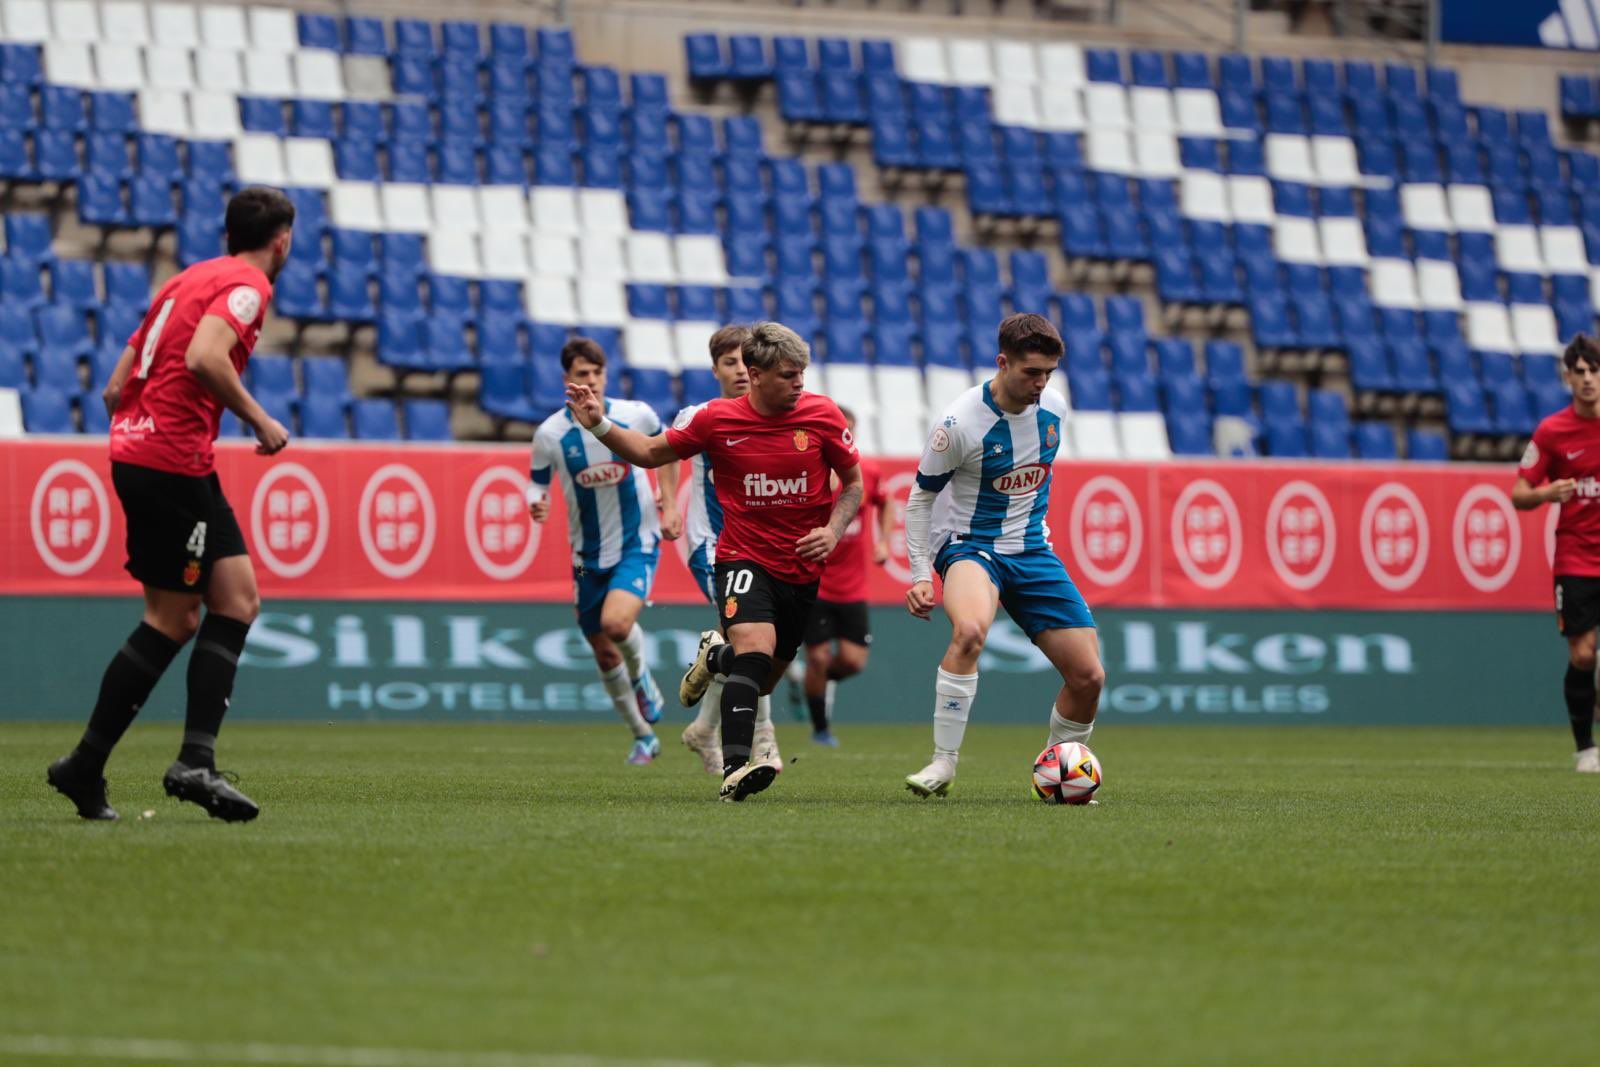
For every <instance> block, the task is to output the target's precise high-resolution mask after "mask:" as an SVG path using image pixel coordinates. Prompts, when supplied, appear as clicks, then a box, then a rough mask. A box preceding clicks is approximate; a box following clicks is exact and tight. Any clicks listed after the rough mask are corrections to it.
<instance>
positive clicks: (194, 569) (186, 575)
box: [183, 559, 200, 585]
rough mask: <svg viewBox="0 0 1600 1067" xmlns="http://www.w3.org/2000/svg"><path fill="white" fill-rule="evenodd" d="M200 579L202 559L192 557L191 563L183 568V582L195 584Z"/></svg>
mask: <svg viewBox="0 0 1600 1067" xmlns="http://www.w3.org/2000/svg"><path fill="white" fill-rule="evenodd" d="M199 580H200V561H199V560H197V559H191V560H190V561H189V565H188V566H186V567H184V568H183V584H184V585H194V584H195V583H196V582H198V581H199Z"/></svg>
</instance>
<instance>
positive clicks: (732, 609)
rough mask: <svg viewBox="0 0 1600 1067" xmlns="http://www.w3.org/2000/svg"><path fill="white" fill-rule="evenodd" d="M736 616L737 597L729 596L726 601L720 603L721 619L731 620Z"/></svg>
mask: <svg viewBox="0 0 1600 1067" xmlns="http://www.w3.org/2000/svg"><path fill="white" fill-rule="evenodd" d="M737 614H739V598H738V597H736V596H731V597H729V598H728V599H727V600H724V601H723V602H722V617H723V618H724V619H731V618H733V617H734V616H735V615H737Z"/></svg>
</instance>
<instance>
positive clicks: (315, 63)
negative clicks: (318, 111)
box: [294, 48, 345, 100]
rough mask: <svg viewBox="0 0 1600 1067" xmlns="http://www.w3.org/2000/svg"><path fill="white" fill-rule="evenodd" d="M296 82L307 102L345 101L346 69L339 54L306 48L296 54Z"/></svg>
mask: <svg viewBox="0 0 1600 1067" xmlns="http://www.w3.org/2000/svg"><path fill="white" fill-rule="evenodd" d="M294 81H295V85H296V86H297V87H298V88H299V92H300V95H301V96H303V97H305V98H306V99H307V100H343V99H344V96H345V93H344V69H343V68H342V67H341V66H340V65H339V53H337V52H328V51H324V50H321V49H316V48H306V49H302V50H300V51H298V52H295V53H294Z"/></svg>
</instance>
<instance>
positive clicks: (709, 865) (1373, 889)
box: [0, 709, 1600, 1067]
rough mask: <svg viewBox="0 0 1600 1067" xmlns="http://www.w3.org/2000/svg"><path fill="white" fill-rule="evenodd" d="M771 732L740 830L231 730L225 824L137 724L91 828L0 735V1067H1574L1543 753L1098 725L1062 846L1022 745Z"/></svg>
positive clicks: (357, 728) (465, 762) (1406, 739)
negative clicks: (241, 798) (105, 809)
mask: <svg viewBox="0 0 1600 1067" xmlns="http://www.w3.org/2000/svg"><path fill="white" fill-rule="evenodd" d="M980 711H981V709H980ZM779 728H780V739H781V740H783V741H784V742H785V744H784V748H785V753H786V755H787V756H788V757H789V758H790V759H791V760H792V759H793V757H794V756H796V755H798V756H800V757H801V758H800V760H799V762H798V763H793V762H791V764H790V766H789V768H788V769H787V770H786V771H785V772H784V774H783V775H782V776H781V777H780V778H779V779H778V781H777V783H776V784H775V785H774V786H773V788H772V789H771V790H769V791H768V792H767V793H765V794H762V795H760V796H758V797H755V798H753V799H752V800H750V801H749V802H747V803H745V804H743V805H740V806H733V805H725V804H718V803H716V802H715V801H714V799H713V798H714V794H715V789H714V784H713V781H712V780H711V779H710V778H708V777H707V776H706V775H704V774H703V773H701V772H700V771H699V770H698V761H696V760H695V759H694V758H693V757H692V756H691V754H689V753H688V752H687V751H685V750H684V749H683V748H681V747H680V746H677V745H676V744H673V745H671V746H669V747H668V749H667V752H666V754H665V756H664V757H663V759H662V760H660V761H659V762H658V763H657V764H656V765H654V766H652V767H648V768H642V769H636V768H629V767H625V766H624V765H623V763H622V756H623V755H624V753H625V751H626V744H625V738H624V737H623V735H622V733H621V731H620V730H619V729H618V728H617V727H616V726H615V725H610V726H607V727H599V726H595V727H581V728H580V727H553V726H476V725H475V726H399V725H395V726H388V725H385V726H378V725H339V726H327V725H321V724H316V725H310V724H301V725H251V724H243V723H241V724H233V725H230V726H229V728H228V729H227V730H226V731H225V734H224V737H223V755H224V759H223V761H222V762H223V764H224V765H225V766H231V767H237V768H238V769H239V770H240V771H242V772H243V774H244V778H243V785H244V788H245V789H246V790H247V791H248V792H250V793H251V794H252V795H254V796H255V797H256V799H258V800H259V801H260V802H261V803H262V805H263V809H264V813H263V815H262V817H261V819H260V820H259V821H258V822H256V823H254V824H250V825H245V826H227V825H223V824H221V823H214V822H211V821H209V820H207V819H206V818H205V817H204V815H203V814H202V813H201V812H200V811H199V810H198V809H196V808H193V807H190V806H187V805H179V804H177V803H176V802H175V801H170V800H168V799H166V798H165V797H163V796H161V795H160V774H161V771H162V769H163V767H164V766H165V764H166V762H167V760H168V759H170V757H171V752H172V750H173V749H174V747H175V745H176V742H177V736H178V732H179V730H178V728H177V727H176V726H175V725H174V724H170V723H168V724H151V725H146V726H141V727H139V728H136V729H135V731H134V732H133V733H132V734H131V735H130V737H129V739H128V741H127V742H126V743H125V745H124V747H123V749H122V750H121V751H119V753H118V754H117V756H116V758H115V760H114V761H113V763H112V767H111V782H112V794H111V796H112V802H113V803H114V804H116V805H117V806H118V807H119V809H120V810H121V812H122V814H123V821H122V822H121V823H120V824H118V825H111V826H105V825H87V824H82V823H80V822H79V821H78V820H77V819H76V817H75V816H73V814H72V812H71V809H70V806H69V805H68V804H67V803H66V802H65V801H64V800H63V799H61V798H59V797H57V796H56V795H55V794H54V793H52V792H51V791H50V790H49V789H48V787H47V786H46V785H45V784H44V767H45V764H46V762H47V761H48V760H49V759H50V758H51V757H53V756H54V755H55V754H58V753H59V752H61V751H64V750H65V749H66V748H67V747H68V746H69V745H70V743H71V741H72V740H73V739H74V738H75V735H76V730H75V728H74V727H72V726H70V725H52V726H17V725H7V726H4V727H0V1062H4V1063H7V1064H35V1063H37V1064H61V1063H86V1064H89V1063H92V1064H104V1063H124V1062H125V1063H150V1062H202V1061H204V1062H219V1063H220V1062H251V1063H278V1062H285V1063H308V1064H330V1065H345V1067H390V1065H394V1067H435V1065H450V1067H524V1065H534V1064H538V1065H545V1064H558V1063H559V1064H567V1065H570V1067H586V1065H597V1064H619V1065H628V1064H636V1065H637V1064H656V1063H661V1062H664V1061H676V1062H684V1063H690V1064H692V1063H716V1064H724V1063H736V1062H739V1063H755V1064H769V1065H792V1064H815V1065H862V1067H866V1065H874V1064H885V1065H900V1064H906V1065H912V1064H916V1065H930V1064H1018V1063H1031V1062H1088V1063H1098V1064H1121V1063H1127V1064H1155V1063H1162V1064H1228V1065H1237V1064H1271V1065H1274V1067H1278V1065H1286V1064H1323V1063H1326V1064H1340V1065H1348V1064H1352V1063H1360V1064H1364V1065H1371V1064H1407V1065H1410V1064H1451V1065H1459V1064H1468V1063H1493V1062H1516V1063H1537V1064H1541V1065H1546V1064H1559V1063H1573V1064H1577V1063H1584V1064H1588V1063H1593V1062H1595V1056H1596V1052H1595V1049H1596V1048H1597V1047H1600V1046H1597V1044H1596V1033H1597V1030H1596V1022H1595V1015H1594V1010H1593V1005H1594V989H1595V983H1596V980H1597V977H1600V924H1597V922H1596V918H1595V914H1596V905H1595V899H1596V893H1597V891H1600V843H1597V842H1600V824H1597V820H1596V815H1597V813H1600V780H1596V779H1594V778H1592V777H1588V776H1579V775H1575V774H1573V773H1572V771H1571V765H1570V763H1569V762H1568V760H1569V756H1568V754H1567V752H1566V751H1565V749H1566V744H1567V743H1566V739H1565V731H1564V730H1561V729H1557V728H1556V727H1554V726H1552V727H1551V728H1550V729H1545V730H1514V729H1504V730H1495V729H1465V728H1462V729H1333V728H1317V727H1307V728H1292V727H1290V728H1282V727H1280V728H1271V727H1267V728H1258V727H1239V728H1231V727H1201V728H1187V727H1182V726H1169V725H1157V726H1130V725H1124V724H1123V723H1120V722H1116V721H1112V722H1110V723H1108V724H1106V725H1103V726H1102V727H1101V729H1100V731H1099V733H1098V734H1097V735H1096V737H1095V739H1094V747H1095V749H1096V751H1097V752H1098V753H1099V754H1100V756H1101V759H1102V760H1103V762H1104V764H1105V767H1106V775H1107V779H1106V786H1105V788H1104V789H1103V791H1102V794H1103V802H1102V804H1101V805H1100V806H1099V807H1096V808H1088V809H1067V808H1053V807H1049V806H1046V805H1044V804H1041V803H1039V802H1037V801H1035V800H1033V799H1032V798H1031V797H1030V795H1029V792H1028V786H1027V776H1028V769H1029V761H1030V758H1031V757H1032V756H1033V754H1034V752H1035V751H1036V750H1037V749H1038V748H1039V747H1040V746H1041V744H1042V742H1043V737H1042V734H1043V730H1042V728H1041V729H1021V728H1009V727H985V726H983V725H981V724H980V725H975V726H974V727H973V729H972V730H971V732H970V733H969V736H968V744H967V747H966V749H965V751H964V754H963V758H962V765H961V777H960V778H959V779H958V782H957V786H956V789H955V791H954V792H953V794H952V795H951V797H950V798H949V799H948V800H944V801H938V800H933V801H926V802H923V801H917V800H915V799H913V798H912V797H911V796H909V795H908V794H907V793H905V792H904V791H903V790H902V789H901V785H900V782H901V778H902V777H903V776H904V775H905V774H906V773H908V772H910V771H913V770H916V769H917V768H919V767H920V766H921V765H922V763H923V762H924V757H925V756H926V754H927V752H926V750H927V748H928V744H929V730H928V729H927V728H926V727H889V726H882V727H852V726H851V725H850V724H849V723H848V722H846V723H844V724H843V725H842V726H841V729H840V735H841V737H842V739H843V741H844V743H845V747H844V748H842V749H840V750H838V751H836V752H834V751H819V750H814V749H813V746H811V744H810V743H809V741H807V740H804V739H803V731H802V730H801V729H800V728H799V727H796V726H793V725H789V724H786V723H780V724H779ZM677 729H678V728H677V726H672V727H670V728H668V727H664V733H663V737H664V739H665V738H668V737H670V738H671V739H672V740H674V741H675V740H676V735H677ZM146 809H151V810H153V811H154V812H155V815H154V817H153V818H149V819H141V817H140V816H141V813H142V812H143V811H144V810H146ZM491 1053H496V1054H500V1055H490V1054H491ZM563 1055H565V1056H567V1057H570V1058H559V1057H561V1056H563Z"/></svg>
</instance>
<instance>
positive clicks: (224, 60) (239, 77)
mask: <svg viewBox="0 0 1600 1067" xmlns="http://www.w3.org/2000/svg"><path fill="white" fill-rule="evenodd" d="M194 69H195V82H196V84H198V85H199V86H200V88H202V89H210V90H213V91H215V92H219V93H235V94H237V93H239V92H241V91H242V90H243V89H244V61H243V60H242V59H240V57H239V53H238V52H237V51H235V50H233V49H231V48H198V49H196V50H195V53H194ZM234 106H235V107H238V104H237V103H235V104H234Z"/></svg>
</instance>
